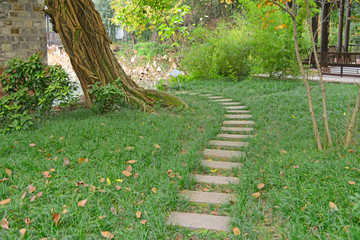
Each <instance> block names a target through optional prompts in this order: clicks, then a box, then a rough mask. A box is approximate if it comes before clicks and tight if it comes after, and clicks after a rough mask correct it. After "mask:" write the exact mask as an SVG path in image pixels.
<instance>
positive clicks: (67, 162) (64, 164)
mask: <svg viewBox="0 0 360 240" xmlns="http://www.w3.org/2000/svg"><path fill="white" fill-rule="evenodd" d="M69 163H70V162H69V159H67V158H64V163H63V166H64V167H65V166H67V165H69Z"/></svg>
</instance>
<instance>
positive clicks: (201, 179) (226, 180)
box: [192, 174, 239, 185]
mask: <svg viewBox="0 0 360 240" xmlns="http://www.w3.org/2000/svg"><path fill="white" fill-rule="evenodd" d="M192 176H193V177H194V178H195V180H196V182H198V183H208V184H219V185H227V184H230V183H239V179H238V178H236V177H223V176H211V175H195V174H194V175H192Z"/></svg>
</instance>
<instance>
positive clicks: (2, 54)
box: [0, 0, 47, 69]
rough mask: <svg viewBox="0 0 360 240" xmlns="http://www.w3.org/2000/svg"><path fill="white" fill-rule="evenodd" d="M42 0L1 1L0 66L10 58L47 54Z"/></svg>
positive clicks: (43, 55) (44, 56) (44, 55)
mask: <svg viewBox="0 0 360 240" xmlns="http://www.w3.org/2000/svg"><path fill="white" fill-rule="evenodd" d="M43 6H44V0H0V69H1V68H2V67H4V66H5V63H6V61H8V60H10V59H13V58H27V57H29V56H31V55H32V54H34V53H36V52H39V51H41V52H42V57H43V58H44V61H45V62H47V59H46V55H47V54H46V53H47V50H46V49H47V46H46V25H45V24H46V20H45V15H44V13H43V12H42V9H43Z"/></svg>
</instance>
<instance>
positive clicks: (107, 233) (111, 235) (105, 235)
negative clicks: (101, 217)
mask: <svg viewBox="0 0 360 240" xmlns="http://www.w3.org/2000/svg"><path fill="white" fill-rule="evenodd" d="M101 236H103V237H104V238H107V239H110V240H111V239H113V238H114V235H113V234H111V232H109V231H104V232H101Z"/></svg>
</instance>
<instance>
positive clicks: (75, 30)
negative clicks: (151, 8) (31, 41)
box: [45, 0, 187, 109]
mask: <svg viewBox="0 0 360 240" xmlns="http://www.w3.org/2000/svg"><path fill="white" fill-rule="evenodd" d="M45 4H46V6H47V10H46V14H48V15H49V16H50V18H51V22H52V24H53V28H54V31H55V32H57V33H59V35H60V37H61V41H62V43H63V45H64V48H65V50H66V52H67V54H68V55H69V57H70V60H71V64H72V66H73V69H74V71H75V73H76V75H77V76H78V78H79V80H80V83H81V87H82V89H83V91H84V93H85V96H86V98H87V99H88V100H89V102H90V103H91V98H90V96H89V93H88V91H87V90H88V88H89V85H92V84H95V83H98V82H101V84H103V85H106V84H111V83H113V82H114V81H115V80H116V79H118V78H120V79H121V81H122V88H123V90H124V92H125V93H126V96H127V101H128V102H130V103H135V104H138V105H140V106H142V107H143V108H144V109H147V108H149V107H150V108H151V107H152V106H153V105H154V103H155V102H156V101H162V103H163V105H164V106H167V107H173V106H175V107H180V106H185V107H187V105H186V103H185V102H183V101H182V100H181V99H180V98H178V97H176V96H173V95H171V94H168V93H164V92H158V91H156V90H145V89H143V88H141V87H140V86H139V85H138V84H136V83H135V82H134V81H132V80H131V79H130V77H129V76H128V75H127V74H126V73H125V72H124V70H123V69H122V67H121V66H120V64H119V62H118V60H117V59H116V57H115V55H114V54H113V52H112V50H111V49H110V43H111V41H110V39H109V37H108V35H107V33H106V30H105V28H104V26H103V23H102V20H101V16H100V14H99V13H98V12H97V11H96V9H95V6H94V4H93V2H92V1H91V0H46V1H45Z"/></svg>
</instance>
